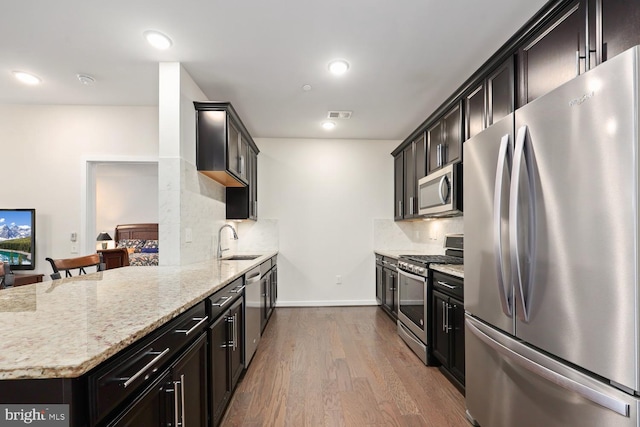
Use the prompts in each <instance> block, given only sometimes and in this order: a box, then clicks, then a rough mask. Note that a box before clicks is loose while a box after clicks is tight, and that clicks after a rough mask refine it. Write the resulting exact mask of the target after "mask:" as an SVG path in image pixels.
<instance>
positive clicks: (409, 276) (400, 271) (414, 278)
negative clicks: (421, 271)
mask: <svg viewBox="0 0 640 427" xmlns="http://www.w3.org/2000/svg"><path fill="white" fill-rule="evenodd" d="M396 269H397V270H398V274H400V275H401V276H405V277H408V278H409V279H413V280H419V281H422V282H425V283H426V281H427V278H426V277H424V276H418V275H417V274H411V273H407V272H406V271H404V270H400V269H399V268H396Z"/></svg>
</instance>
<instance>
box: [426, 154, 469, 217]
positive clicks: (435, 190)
mask: <svg viewBox="0 0 640 427" xmlns="http://www.w3.org/2000/svg"><path fill="white" fill-rule="evenodd" d="M418 213H419V214H420V215H424V216H427V217H435V218H437V217H447V216H456V215H462V163H454V164H452V165H449V166H445V167H443V168H442V169H439V170H437V171H435V172H432V173H430V174H429V175H427V176H425V177H424V178H420V180H419V181H418Z"/></svg>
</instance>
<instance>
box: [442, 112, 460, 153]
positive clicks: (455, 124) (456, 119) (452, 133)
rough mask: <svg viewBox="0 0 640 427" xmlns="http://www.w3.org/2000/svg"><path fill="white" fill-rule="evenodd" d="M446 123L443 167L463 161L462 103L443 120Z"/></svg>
mask: <svg viewBox="0 0 640 427" xmlns="http://www.w3.org/2000/svg"><path fill="white" fill-rule="evenodd" d="M442 121H443V122H444V128H443V133H444V144H445V149H444V153H443V156H444V160H443V165H448V164H450V163H455V162H458V161H460V159H462V108H461V107H460V103H458V104H457V105H456V106H455V107H453V108H452V109H451V110H450V111H449V112H448V113H447V114H446V115H445V116H444V118H443V119H442Z"/></svg>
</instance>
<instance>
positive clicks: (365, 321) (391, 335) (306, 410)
mask: <svg viewBox="0 0 640 427" xmlns="http://www.w3.org/2000/svg"><path fill="white" fill-rule="evenodd" d="M464 412H465V405H464V397H463V396H462V395H461V394H460V392H459V391H458V390H457V389H456V388H455V387H454V386H453V385H452V384H451V383H450V382H449V381H447V379H446V378H445V377H444V376H443V375H442V374H441V373H440V371H439V370H438V368H435V367H426V366H424V365H423V364H422V362H421V361H420V360H419V359H418V358H417V357H416V356H415V355H414V354H413V353H412V352H411V351H410V350H409V348H408V347H407V346H406V344H405V343H404V342H403V341H402V340H401V339H400V337H398V335H397V333H396V325H395V323H394V322H393V321H392V320H391V319H390V318H389V317H388V316H387V315H386V314H385V313H383V312H382V310H381V309H379V308H377V307H319V308H316V307H312V308H282V307H281V308H277V309H276V310H275V311H274V314H273V315H272V317H271V320H270V321H269V324H268V325H267V327H266V328H265V331H264V333H263V335H262V339H261V341H260V344H259V347H258V350H257V352H256V354H255V356H254V358H253V361H252V362H251V364H250V366H249V369H247V371H246V374H245V376H244V378H243V379H242V380H241V382H240V383H239V384H238V388H237V389H236V391H235V394H234V396H233V398H232V401H231V402H230V404H229V407H228V409H227V412H226V414H225V416H224V419H223V421H222V426H224V427H231V426H244V427H249V426H251V427H258V426H292V427H302V426H309V427H320V426H327V427H329V426H330V427H333V426H357V427H363V426H385V427H389V426H411V427H413V426H416V427H417V426H432V427H468V426H469V425H470V424H469V423H468V422H467V421H466V419H465V415H464Z"/></svg>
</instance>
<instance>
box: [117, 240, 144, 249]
mask: <svg viewBox="0 0 640 427" xmlns="http://www.w3.org/2000/svg"><path fill="white" fill-rule="evenodd" d="M143 245H144V240H140V239H122V240H120V241H119V242H118V245H117V246H116V247H117V248H127V249H131V248H133V251H134V252H140V249H142V246H143Z"/></svg>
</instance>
